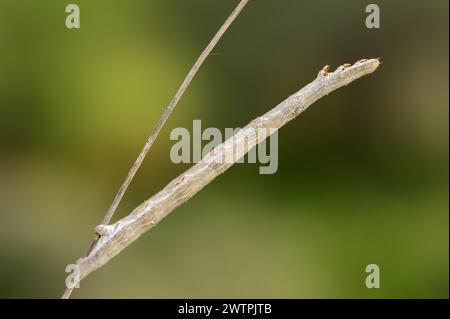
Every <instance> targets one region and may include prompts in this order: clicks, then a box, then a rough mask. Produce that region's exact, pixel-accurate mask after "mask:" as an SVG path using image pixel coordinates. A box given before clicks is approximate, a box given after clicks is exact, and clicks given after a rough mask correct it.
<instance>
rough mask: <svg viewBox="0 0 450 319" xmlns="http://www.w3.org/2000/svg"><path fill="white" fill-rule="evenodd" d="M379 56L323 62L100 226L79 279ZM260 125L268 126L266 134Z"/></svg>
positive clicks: (370, 66)
mask: <svg viewBox="0 0 450 319" xmlns="http://www.w3.org/2000/svg"><path fill="white" fill-rule="evenodd" d="M379 64H380V62H379V60H378V59H370V60H366V59H364V60H360V61H358V62H356V63H355V64H354V65H349V64H344V65H342V66H340V67H339V68H337V69H336V70H335V71H334V72H330V68H329V67H328V66H327V67H324V68H323V69H322V70H321V71H320V72H319V74H318V76H317V78H316V79H315V80H314V81H312V82H311V83H310V84H308V85H307V86H305V87H304V88H303V89H301V90H300V91H298V92H296V93H294V94H293V95H291V96H290V97H289V98H287V99H286V100H285V101H283V102H281V103H280V104H279V105H278V106H276V107H275V108H273V109H272V110H270V111H269V112H267V113H266V114H264V115H262V116H260V117H258V118H257V119H255V120H253V121H251V122H250V123H249V124H248V125H247V126H245V127H244V128H243V129H242V130H240V131H239V132H237V133H236V134H235V135H233V136H232V137H230V138H229V139H227V140H226V141H225V142H224V143H222V144H220V145H218V146H217V147H215V148H214V149H213V150H211V151H210V152H209V153H207V154H206V155H205V156H204V157H203V159H202V160H201V161H200V162H199V163H197V164H195V165H194V166H192V167H191V168H190V169H189V170H187V171H186V172H184V173H183V174H181V175H179V176H178V177H177V178H175V179H174V180H173V181H172V182H170V183H169V184H168V185H167V186H166V187H165V188H163V189H162V190H161V191H160V192H159V193H157V194H156V195H154V196H153V197H151V198H150V199H148V200H147V201H145V202H144V203H142V204H141V205H139V206H138V207H137V208H135V209H134V210H133V212H131V213H130V214H129V215H128V216H126V217H124V218H122V219H121V220H119V221H117V222H116V223H114V224H112V225H99V226H97V227H96V232H97V233H98V234H99V235H100V239H99V241H98V243H97V245H96V246H95V247H94V249H93V250H92V251H91V252H90V254H89V255H88V256H87V257H84V258H81V259H79V260H78V261H77V266H78V269H79V274H80V276H79V278H78V282H79V281H80V280H81V279H83V278H84V277H86V276H87V275H88V274H90V273H91V272H93V271H94V270H96V269H97V268H99V267H101V266H103V265H104V264H106V263H107V262H108V261H109V260H111V259H112V258H113V257H115V256H116V255H117V254H119V253H120V252H121V251H122V250H123V249H125V248H126V247H127V246H128V245H130V244H131V243H132V242H134V241H135V240H136V239H137V238H139V237H140V236H141V235H142V234H144V233H145V232H146V231H148V230H150V229H151V228H153V227H154V226H155V225H157V224H158V223H159V222H160V221H161V220H162V219H163V218H165V217H166V216H167V215H168V214H170V213H171V212H172V211H174V209H175V208H177V207H178V206H180V205H181V204H183V203H185V202H186V201H188V200H189V199H190V198H191V197H192V196H194V195H195V194H196V193H198V192H199V191H200V190H201V189H202V188H203V187H205V186H206V185H208V184H209V183H210V182H211V181H212V180H214V179H215V178H216V177H217V176H219V175H220V174H221V173H223V172H224V171H226V170H227V169H228V168H230V167H231V166H232V165H233V164H234V163H235V162H237V161H238V160H239V159H240V158H241V157H243V156H244V155H245V154H246V153H247V152H248V151H249V150H250V149H251V148H252V147H254V146H255V145H257V144H258V143H260V142H262V141H263V140H264V139H266V138H267V137H268V136H270V134H272V133H273V132H275V131H277V130H278V129H279V128H281V127H282V126H283V125H285V124H286V123H288V122H289V121H291V120H292V119H294V118H295V117H297V116H298V115H299V114H300V113H302V112H303V111H304V110H306V109H307V108H308V107H309V106H310V105H311V104H312V103H314V102H315V101H317V100H318V99H320V98H321V97H323V96H325V95H327V94H329V93H331V92H332V91H334V90H336V89H339V88H340V87H342V86H345V85H347V84H349V83H351V82H353V81H354V80H357V79H359V78H360V77H362V76H364V75H367V74H370V73H372V72H374V71H375V70H376V69H377V68H378V66H379ZM260 130H266V132H267V131H269V132H268V133H266V134H265V135H263V136H261V135H260V134H259V132H260Z"/></svg>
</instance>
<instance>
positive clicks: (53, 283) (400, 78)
mask: <svg viewBox="0 0 450 319" xmlns="http://www.w3.org/2000/svg"><path fill="white" fill-rule="evenodd" d="M72 2H73V3H76V4H78V5H79V6H80V9H81V29H79V30H68V29H66V27H65V19H66V16H67V14H66V13H65V7H66V5H68V4H69V3H71V2H69V1H54V0H40V1H35V0H0V40H1V41H0V267H1V268H0V297H6V298H12V297H19V298H29V297H37V298H42V297H44V298H59V297H60V295H61V294H62V292H63V290H64V280H65V276H66V275H67V274H66V273H65V272H64V271H65V267H66V265H67V264H68V263H72V262H74V261H75V260H76V259H77V258H79V257H81V256H82V255H83V254H84V252H85V251H86V249H87V248H88V246H89V243H90V241H91V239H92V236H93V229H94V226H95V225H96V224H98V223H99V222H100V221H101V219H102V218H103V215H104V213H105V212H106V210H107V208H108V207H109V204H110V202H111V200H112V198H113V196H114V194H115V192H116V191H117V189H118V187H119V185H120V183H121V182H122V181H123V179H124V177H125V175H126V173H127V171H128V169H129V167H130V166H131V164H132V162H133V161H134V159H135V158H136V156H137V154H138V152H139V151H140V149H141V147H142V145H143V143H144V141H145V139H146V138H147V136H148V134H149V133H150V131H151V129H152V128H153V126H154V125H155V124H156V121H157V119H158V118H159V116H160V115H161V114H162V112H163V110H164V108H165V106H166V105H167V104H168V102H169V101H170V99H171V97H172V96H173V94H174V93H175V91H176V89H177V88H178V86H179V84H180V83H181V81H182V80H183V78H184V76H185V74H186V73H187V71H188V70H189V68H190V67H191V65H192V63H193V62H194V61H195V59H196V58H197V56H198V55H199V53H200V52H201V50H203V49H204V47H205V46H206V45H207V43H208V42H209V40H210V39H211V37H212V36H213V35H214V33H215V32H216V31H217V29H218V28H219V26H220V25H221V24H222V23H223V21H224V20H225V18H226V17H227V16H228V14H229V13H230V12H231V11H232V10H233V8H234V7H235V5H236V4H237V0H236V1H230V0H217V1H208V0H190V1H180V0H178V1H176V0H164V1H163V0H158V1H157V0H151V1H149V0H126V1H125V0H114V1H112V0H95V1H92V0H89V1H88V0H76V1H75V0H74V1H72ZM369 3H371V2H369V1H332V0H326V1H325V0H303V1H300V0H283V1H273V0H251V1H250V3H249V5H248V6H247V7H246V9H245V10H244V11H243V13H242V14H241V16H240V17H239V18H238V19H237V21H236V22H235V23H234V24H233V25H232V27H231V29H230V30H229V31H228V32H227V33H226V35H225V36H224V38H223V40H222V41H221V42H220V43H219V45H218V46H217V48H216V49H215V50H214V54H213V55H212V56H210V57H209V58H208V60H207V62H206V64H205V65H204V67H203V68H202V69H201V71H200V72H199V74H198V76H197V77H196V78H195V80H194V81H193V83H192V85H191V86H190V87H189V89H188V91H187V93H186V95H185V96H184V97H183V99H182V101H181V102H180V104H179V106H178V108H177V109H176V110H175V112H174V113H173V115H172V117H171V118H170V119H169V121H168V123H167V125H166V126H165V128H164V130H163V131H162V134H161V135H160V137H159V138H158V140H157V142H156V143H155V145H154V147H153V149H152V150H151V152H150V154H149V156H148V157H147V159H146V160H145V162H144V164H143V166H142V168H141V170H140V171H139V173H138V175H137V176H136V178H135V180H134V182H133V184H132V186H131V187H130V189H129V191H128V192H127V194H126V196H125V198H124V200H123V202H122V204H121V206H120V208H119V211H118V212H117V214H116V217H115V219H118V218H121V217H123V216H125V215H126V214H127V213H128V212H130V211H131V210H132V209H133V208H134V207H135V206H137V205H138V204H140V203H141V202H142V201H144V200H145V199H147V198H149V197H150V196H151V195H152V194H154V193H155V192H157V191H158V190H160V189H161V188H162V187H163V186H165V185H166V184H167V183H168V182H169V181H170V180H171V179H172V178H174V177H176V176H177V175H178V174H179V173H180V172H182V171H184V170H185V169H186V168H187V167H189V166H190V165H175V164H173V163H171V161H170V158H169V150H170V148H171V146H172V145H173V143H174V142H172V141H170V140H169V134H170V131H171V130H172V129H173V128H175V127H180V126H181V127H186V128H188V129H190V130H191V128H192V120H193V119H201V120H202V126H203V127H204V128H206V127H210V126H212V127H218V128H220V129H222V130H223V129H224V128H225V127H242V126H243V125H245V124H247V123H248V122H249V121H250V120H251V119H253V118H255V117H257V116H259V115H261V114H263V113H264V112H266V111H268V110H269V109H271V108H272V107H274V106H275V105H276V104H278V103H279V102H281V101H282V100H284V99H285V98H287V97H288V96H289V95H290V94H292V93H293V92H295V91H297V90H298V89H300V88H301V87H302V86H304V85H305V84H306V83H308V82H309V81H311V80H312V79H313V78H314V77H315V76H316V73H317V71H318V70H319V69H321V68H322V67H323V66H324V65H325V64H329V65H331V66H333V67H337V66H338V65H340V64H343V63H346V62H348V63H352V62H355V61H356V60H359V59H360V58H371V57H381V60H382V62H383V64H382V65H381V67H380V69H379V70H378V71H377V72H376V73H375V74H373V75H370V76H368V77H366V78H364V79H361V80H359V81H357V82H355V83H353V84H351V85H350V86H348V87H346V88H343V89H341V90H339V91H337V92H335V93H333V94H331V95H330V96H328V97H326V98H323V99H322V100H320V101H319V102H317V103H316V104H314V105H313V106H312V107H311V108H310V109H308V111H307V112H305V113H304V114H302V115H301V116H300V117H299V118H298V119H296V120H295V121H293V122H291V123H290V124H289V125H287V126H286V127H284V128H283V129H282V130H281V131H280V134H279V169H278V172H277V173H276V174H274V175H259V174H258V165H257V164H239V165H237V166H235V167H233V168H231V169H230V170H229V171H228V172H226V173H225V174H224V175H223V176H221V177H219V178H218V179H217V180H215V181H214V182H213V183H212V184H211V185H209V186H208V187H207V188H205V190H203V191H202V192H201V193H199V194H198V195H197V196H195V197H194V198H193V199H192V200H190V201H189V202H188V203H186V204H185V205H183V206H181V207H180V208H178V209H177V210H176V211H175V212H174V213H173V214H171V215H170V216H169V217H168V218H167V219H166V220H164V221H163V222H162V223H161V224H160V225H159V226H158V227H156V228H155V229H154V230H152V231H151V232H149V233H147V234H146V235H145V236H143V237H141V238H140V239H139V240H138V241H137V242H136V243H134V244H133V245H132V246H130V247H129V248H128V249H127V250H125V251H124V252H123V253H122V254H120V255H119V256H118V257H116V258H115V259H113V260H112V261H111V262H110V263H109V264H107V265H106V266H105V267H103V268H101V269H99V270H98V271H96V272H95V273H93V274H92V275H90V276H89V277H88V278H87V279H86V280H84V281H83V282H82V283H81V289H78V290H76V291H75V292H74V294H73V297H76V298H109V297H118V298H121V297H125V298H132V297H138V298H147V297H148V298H165V297H180V298H185V297H207V298H212V297H268V298H270V297H275V298H282V297H286V298H347V297H349V298H380V297H388V298H392V297H395V298H409V297H413V298H418V297H424V298H430V297H439V298H443V297H445V298H448V296H449V277H448V274H449V268H448V260H449V246H448V240H449V233H448V231H449V228H448V227H449V220H448V216H449V215H448V209H449V206H448V160H449V158H448V143H449V140H448V129H449V126H448V125H449V123H448V103H449V99H448V98H449V94H448V92H449V91H448V85H449V76H448V70H449V64H448V58H449V51H448V36H449V34H448V21H449V20H448V9H449V8H448V1H446V0H441V1H439V0H436V1H406V0H403V1H380V0H378V1H376V2H375V3H377V4H378V5H379V6H380V8H381V29H367V28H366V27H365V18H366V16H367V13H365V7H366V6H367V5H368V4H369ZM371 263H375V264H378V265H379V266H380V268H381V288H380V289H367V288H365V284H364V282H365V277H366V275H367V274H366V273H365V267H366V265H368V264H371Z"/></svg>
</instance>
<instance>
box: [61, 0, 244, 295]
mask: <svg viewBox="0 0 450 319" xmlns="http://www.w3.org/2000/svg"><path fill="white" fill-rule="evenodd" d="M248 1H249V0H241V2H240V3H239V4H238V6H237V7H236V8H235V9H234V11H233V12H232V13H231V14H230V16H229V17H228V19H227V20H226V21H225V22H224V24H223V25H222V26H221V27H220V29H219V31H217V33H216V35H215V36H214V38H212V40H211V42H210V43H209V44H208V46H207V47H206V48H205V50H204V51H203V52H202V54H201V55H200V56H199V57H198V59H197V61H196V62H195V64H194V65H193V66H192V68H191V70H190V71H189V73H188V74H187V75H186V78H185V79H184V81H183V83H182V84H181V86H180V88H179V89H178V91H177V93H176V94H175V96H174V97H173V99H172V101H171V102H170V104H169V106H168V107H167V109H166V110H165V111H164V113H163V115H162V116H161V118H160V119H159V121H158V123H157V124H156V126H155V128H154V129H153V131H152V132H151V134H150V136H149V137H148V139H147V141H146V142H145V144H144V147H143V148H142V150H141V152H140V153H139V156H138V157H137V159H136V160H135V162H134V163H133V166H131V168H130V171H129V172H128V174H127V177H126V178H125V180H124V181H123V183H122V185H121V186H120V188H119V190H118V192H117V194H116V196H115V197H114V199H113V201H112V203H111V206H110V207H109V209H108V211H107V213H106V215H105V217H104V218H103V221H102V224H105V225H106V224H109V222H110V221H111V219H112V217H113V215H114V212H115V211H116V209H117V207H118V206H119V203H120V201H121V200H122V197H123V195H124V194H125V192H126V190H127V188H128V186H129V185H130V183H131V180H132V179H133V177H134V175H135V174H136V172H137V171H138V169H139V167H140V166H141V164H142V162H143V161H144V158H145V156H146V155H147V153H148V151H149V150H150V148H151V147H152V145H153V143H154V141H155V140H156V138H157V137H158V135H159V133H160V132H161V129H162V127H163V126H164V124H165V123H166V121H167V119H168V118H169V116H170V114H171V113H172V111H173V110H174V108H175V107H176V105H177V104H178V102H179V101H180V99H181V97H182V96H183V94H184V92H185V91H186V89H187V87H188V86H189V84H190V83H191V81H192V79H193V78H194V76H195V74H196V73H197V71H198V70H199V68H200V67H201V66H202V64H203V62H205V60H206V58H207V57H208V56H209V55H210V54H211V52H212V50H213V49H214V47H215V46H216V44H217V43H218V42H219V41H220V39H221V38H222V36H223V35H224V33H225V32H226V31H227V29H228V27H229V26H230V25H231V24H232V23H233V21H234V20H235V19H236V18H237V16H238V15H239V14H240V13H241V11H242V9H244V7H245V5H246V4H247V3H248ZM98 239H99V237H98V235H97V234H96V235H95V237H94V240H93V241H92V243H91V246H90V247H89V250H88V252H87V253H86V255H89V253H90V252H91V251H92V249H94V247H95V245H96V244H97V241H98ZM71 293H72V289H70V288H68V289H66V291H65V292H64V295H63V297H62V298H64V299H65V298H69V297H70V294H71Z"/></svg>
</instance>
